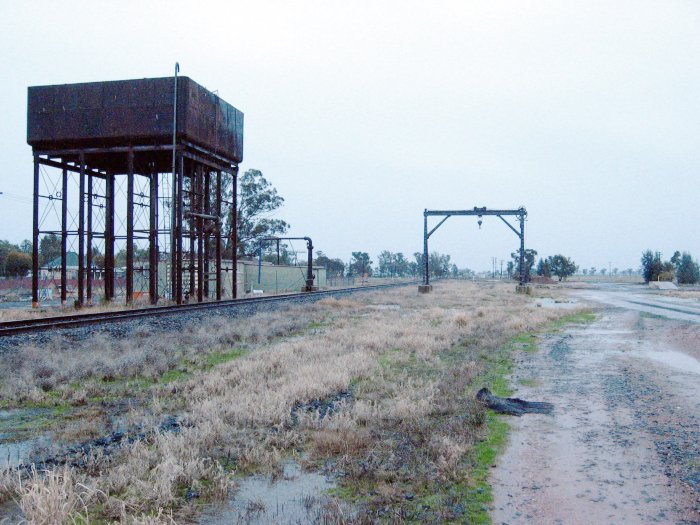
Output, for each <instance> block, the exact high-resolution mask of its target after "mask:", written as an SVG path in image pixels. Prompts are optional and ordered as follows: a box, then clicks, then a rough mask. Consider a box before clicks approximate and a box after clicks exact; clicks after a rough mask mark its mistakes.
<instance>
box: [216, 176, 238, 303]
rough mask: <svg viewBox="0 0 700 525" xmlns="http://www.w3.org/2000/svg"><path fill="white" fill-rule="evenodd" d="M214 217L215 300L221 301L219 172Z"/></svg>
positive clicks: (221, 225)
mask: <svg viewBox="0 0 700 525" xmlns="http://www.w3.org/2000/svg"><path fill="white" fill-rule="evenodd" d="M234 198H235V196H234ZM216 216H217V217H218V222H217V223H216V300H217V301H221V228H222V227H223V224H222V222H223V221H222V217H221V171H217V172H216Z"/></svg>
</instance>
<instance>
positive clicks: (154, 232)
mask: <svg viewBox="0 0 700 525" xmlns="http://www.w3.org/2000/svg"><path fill="white" fill-rule="evenodd" d="M150 183H151V187H150V191H149V196H150V207H149V208H150V210H149V211H150V227H149V236H148V237H149V239H148V241H149V245H148V295H149V297H150V300H151V304H156V303H157V302H158V259H159V257H158V173H151V175H150Z"/></svg>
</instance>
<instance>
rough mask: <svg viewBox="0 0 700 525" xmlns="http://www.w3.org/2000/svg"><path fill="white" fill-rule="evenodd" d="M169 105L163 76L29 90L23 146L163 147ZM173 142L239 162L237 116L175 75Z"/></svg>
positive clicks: (168, 133) (169, 84) (169, 86)
mask: <svg viewBox="0 0 700 525" xmlns="http://www.w3.org/2000/svg"><path fill="white" fill-rule="evenodd" d="M172 104H173V79H172V78H167V77H166V78H146V79H137V80H121V81H110V82H91V83H85V84H66V85H57V86H34V87H30V88H29V90H28V104H27V142H28V143H29V144H30V145H31V146H32V147H34V148H35V149H65V148H80V147H108V146H114V145H138V144H148V145H151V144H169V143H170V142H171V141H172V119H173V107H172ZM178 138H179V139H181V140H187V141H190V142H193V143H195V144H197V145H199V146H201V147H203V148H205V149H208V150H210V151H213V152H215V153H217V154H219V155H222V156H224V157H226V158H228V159H231V160H232V161H235V162H240V161H241V160H242V158H243V114H242V113H241V112H240V111H238V110H237V109H236V108H234V107H233V106H231V105H230V104H229V103H227V102H225V101H224V100H222V99H221V98H220V97H219V96H218V95H215V94H214V93H212V92H210V91H208V90H207V89H205V88H203V87H202V86H200V85H199V84H197V83H196V82H194V81H193V80H191V79H189V78H187V77H179V78H178Z"/></svg>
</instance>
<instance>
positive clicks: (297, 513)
mask: <svg viewBox="0 0 700 525" xmlns="http://www.w3.org/2000/svg"><path fill="white" fill-rule="evenodd" d="M334 486H335V485H334V484H333V483H332V482H331V481H330V480H329V479H328V478H327V477H326V476H324V475H322V474H318V473H315V472H304V471H303V470H302V469H301V468H300V467H299V465H298V464H297V463H295V462H291V461H290V462H288V463H285V465H284V473H283V475H282V476H281V478H280V479H279V480H277V481H274V482H273V481H272V480H271V479H270V477H269V476H251V477H249V478H246V479H244V480H242V481H241V482H240V483H239V485H238V487H237V489H236V491H235V493H234V495H233V498H232V499H231V500H230V501H229V502H228V504H227V505H225V506H223V507H222V506H219V507H215V508H210V509H208V510H207V512H205V513H204V515H203V516H202V517H201V519H200V520H199V523H201V524H206V525H230V524H246V525H267V524H275V525H287V524H290V525H291V524H298V523H316V522H321V523H323V520H324V516H325V515H326V514H327V513H329V512H331V513H332V514H333V515H336V514H337V513H338V511H339V509H338V508H337V506H336V505H335V504H334V503H331V501H330V499H329V498H328V497H327V496H326V495H325V494H326V493H327V491H328V490H330V489H332V488H333V487H334Z"/></svg>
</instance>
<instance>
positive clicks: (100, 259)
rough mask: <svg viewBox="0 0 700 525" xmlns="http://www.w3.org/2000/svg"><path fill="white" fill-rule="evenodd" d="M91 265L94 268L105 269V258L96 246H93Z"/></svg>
mask: <svg viewBox="0 0 700 525" xmlns="http://www.w3.org/2000/svg"><path fill="white" fill-rule="evenodd" d="M92 265H93V266H94V267H95V268H104V267H105V256H104V255H103V254H102V252H101V251H100V249H99V248H98V247H97V246H93V248H92Z"/></svg>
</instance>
